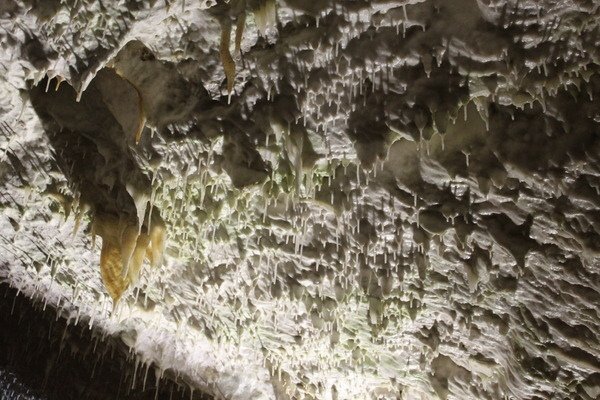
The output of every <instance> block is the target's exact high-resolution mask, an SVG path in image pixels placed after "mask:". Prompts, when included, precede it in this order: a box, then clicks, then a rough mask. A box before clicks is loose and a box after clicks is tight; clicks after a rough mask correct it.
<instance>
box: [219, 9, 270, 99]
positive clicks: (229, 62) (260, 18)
mask: <svg viewBox="0 0 600 400" xmlns="http://www.w3.org/2000/svg"><path fill="white" fill-rule="evenodd" d="M244 5H245V1H244ZM244 8H245V7H244ZM251 9H252V13H253V14H254V21H255V23H256V27H257V28H258V31H259V32H260V34H261V35H262V36H266V35H267V31H268V29H271V28H274V27H275V26H276V24H277V7H276V1H275V0H259V1H258V4H256V5H255V6H252V7H251ZM236 21H237V22H236V30H235V53H234V54H235V56H236V57H237V56H240V55H241V47H242V38H243V35H244V29H245V26H246V12H245V10H244V11H243V12H242V13H241V14H240V15H238V16H237V18H236ZM230 44H231V20H230V19H229V18H225V19H223V20H222V21H221V43H220V46H219V54H220V57H221V63H222V64H223V70H224V71H225V78H226V79H227V92H228V93H229V94H231V92H232V90H233V84H234V82H235V61H234V59H233V56H232V55H231V52H230V50H229V46H230Z"/></svg>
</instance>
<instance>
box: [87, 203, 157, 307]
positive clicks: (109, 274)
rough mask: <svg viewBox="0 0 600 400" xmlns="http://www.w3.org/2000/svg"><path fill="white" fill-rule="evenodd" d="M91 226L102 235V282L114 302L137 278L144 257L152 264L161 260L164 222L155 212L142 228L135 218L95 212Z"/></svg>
mask: <svg viewBox="0 0 600 400" xmlns="http://www.w3.org/2000/svg"><path fill="white" fill-rule="evenodd" d="M92 229H93V232H94V234H97V235H99V236H100V237H101V238H102V251H101V254H100V271H101V275H102V281H103V283H104V286H105V287H106V290H107V291H108V293H109V294H110V296H111V297H112V299H113V303H114V304H116V303H117V302H118V301H119V299H120V298H121V296H122V295H123V293H124V292H125V291H126V290H127V288H128V287H129V286H130V285H131V284H135V282H136V281H137V279H138V277H139V275H140V271H141V268H142V264H143V261H144V259H145V258H147V259H148V261H149V262H150V265H151V266H153V267H155V266H157V265H159V264H160V263H161V261H162V256H163V250H164V246H165V225H164V223H163V221H162V219H161V218H160V217H159V216H158V213H153V214H152V215H151V216H150V218H147V219H146V224H144V226H142V227H141V229H140V227H139V225H138V223H137V222H136V221H131V220H128V219H123V218H119V217H117V216H114V215H108V214H96V215H95V216H94V221H93V225H92Z"/></svg>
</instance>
